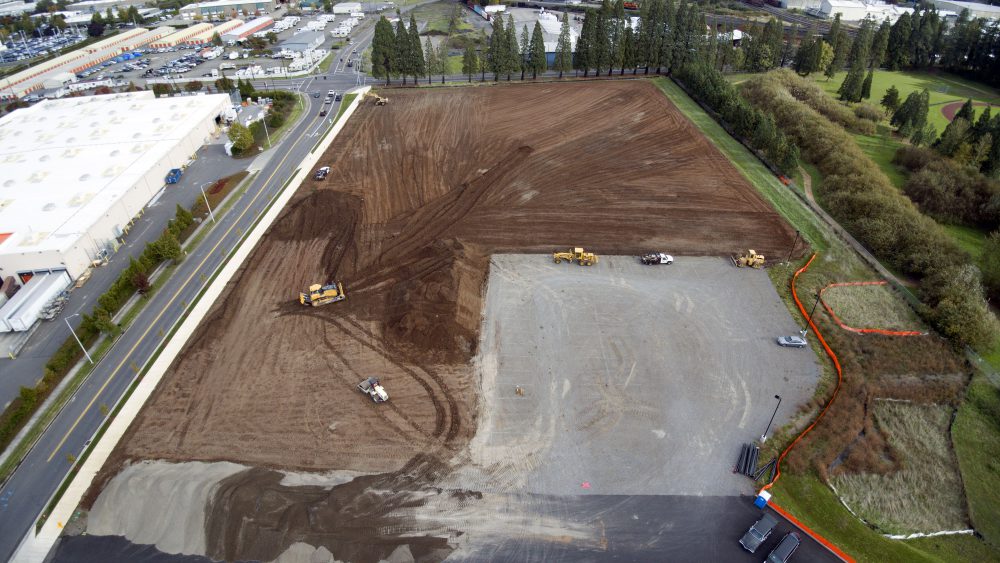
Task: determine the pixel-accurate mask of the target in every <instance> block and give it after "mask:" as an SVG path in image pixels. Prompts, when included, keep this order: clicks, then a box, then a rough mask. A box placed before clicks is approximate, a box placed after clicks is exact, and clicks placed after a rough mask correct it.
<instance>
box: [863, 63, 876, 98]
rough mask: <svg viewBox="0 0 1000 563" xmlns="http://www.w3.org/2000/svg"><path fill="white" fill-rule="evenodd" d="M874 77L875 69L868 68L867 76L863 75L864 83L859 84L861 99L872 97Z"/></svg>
mask: <svg viewBox="0 0 1000 563" xmlns="http://www.w3.org/2000/svg"><path fill="white" fill-rule="evenodd" d="M874 79H875V69H873V68H869V69H868V76H866V77H865V81H864V83H862V84H861V99H863V100H867V99H868V98H871V97H872V81H873V80H874Z"/></svg>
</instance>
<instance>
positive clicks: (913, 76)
mask: <svg viewBox="0 0 1000 563" xmlns="http://www.w3.org/2000/svg"><path fill="white" fill-rule="evenodd" d="M846 75H847V73H846V72H838V73H837V74H836V75H835V76H834V77H833V78H831V79H830V80H827V79H826V77H825V76H823V75H822V74H813V75H811V77H812V78H813V79H814V80H815V81H816V84H818V85H819V86H820V87H821V88H823V89H824V90H826V91H827V92H829V93H830V94H831V95H833V96H836V95H837V89H838V88H840V84H841V83H842V82H843V81H844V77H845V76H846ZM893 85H895V86H896V89H897V90H899V98H900V100H903V99H905V98H906V96H908V95H909V94H910V92H914V91H919V90H923V89H924V88H927V91H928V92H930V112H929V114H928V116H927V118H928V121H929V122H930V123H931V124H933V125H934V126H935V127H936V128H937V131H938V134H940V133H941V132H943V131H944V128H945V127H947V126H948V120H946V119H945V118H944V114H942V113H941V107H942V106H944V105H946V104H949V103H951V102H964V101H965V100H967V99H969V98H972V100H973V101H974V102H984V103H990V104H995V105H1000V93H998V92H997V91H996V90H994V89H992V88H989V87H988V86H983V85H981V84H975V83H973V82H969V81H967V80H964V79H962V78H959V77H957V76H954V75H951V74H947V73H942V72H938V73H930V72H903V71H897V72H891V71H888V70H880V71H877V72H875V77H874V78H873V80H872V97H871V99H869V100H868V101H869V102H871V103H872V104H875V105H878V103H879V102H880V101H881V100H882V96H884V95H885V92H886V90H888V89H889V86H893ZM976 110H977V114H978V112H979V111H982V108H979V107H977V108H976Z"/></svg>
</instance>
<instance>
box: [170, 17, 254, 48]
mask: <svg viewBox="0 0 1000 563" xmlns="http://www.w3.org/2000/svg"><path fill="white" fill-rule="evenodd" d="M241 25H243V20H229V21H227V22H222V23H220V24H219V25H217V26H214V27H212V28H210V29H204V30H202V31H199V32H198V33H196V34H194V35H192V36H190V37H188V38H187V39H185V40H184V42H185V43H187V44H188V45H204V44H205V43H211V42H212V37H214V36H215V34H216V33H218V34H219V37H222V36H223V35H225V34H226V33H227V32H230V31H232V30H234V29H236V28H237V27H239V26H241Z"/></svg>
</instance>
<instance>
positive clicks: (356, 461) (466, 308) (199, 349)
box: [104, 81, 794, 555]
mask: <svg viewBox="0 0 1000 563" xmlns="http://www.w3.org/2000/svg"><path fill="white" fill-rule="evenodd" d="M320 164H322V165H330V166H331V168H332V170H331V173H330V175H329V176H328V177H327V178H326V179H325V180H323V181H318V182H317V181H312V180H309V181H307V183H306V184H305V185H303V186H302V187H301V188H300V189H299V192H298V193H297V194H296V196H295V197H294V198H293V200H292V202H291V203H290V204H289V205H288V207H287V208H286V209H285V210H284V212H283V213H282V215H281V216H280V217H279V218H278V220H277V222H276V223H275V225H274V226H273V227H272V228H271V231H270V232H269V233H268V235H267V236H265V237H264V239H263V240H262V241H261V242H260V244H259V245H258V247H257V248H256V249H255V250H254V251H253V253H252V254H251V256H250V258H249V259H248V261H247V263H246V265H245V266H244V268H243V269H242V270H241V271H240V272H239V273H238V274H237V276H236V277H235V278H234V280H233V281H232V283H231V284H230V287H229V289H228V293H227V294H226V295H225V296H224V298H223V299H221V300H220V301H219V302H218V303H216V304H215V306H214V308H213V309H212V311H211V312H210V314H209V316H208V317H207V319H206V320H205V322H203V323H202V325H201V326H200V328H199V329H198V331H197V332H196V333H195V335H194V337H193V338H192V340H191V341H190V343H189V344H188V345H187V347H186V349H185V350H184V352H183V354H182V355H181V356H180V357H179V358H178V360H177V361H176V362H175V364H174V365H173V366H172V368H171V373H168V375H167V376H166V377H165V379H164V382H163V383H162V384H161V386H160V388H159V389H158V390H157V391H156V393H155V394H154V396H153V397H152V398H151V400H150V402H149V404H148V405H147V406H146V408H145V409H144V410H143V412H142V413H141V414H140V416H139V417H138V419H137V420H136V422H135V424H133V426H132V428H131V429H130V430H129V433H128V434H127V435H126V437H125V439H124V440H123V441H122V443H121V445H120V446H119V447H118V449H117V451H116V453H115V454H114V456H113V458H112V461H111V462H109V464H108V466H107V467H106V469H105V475H104V476H105V478H106V477H107V476H108V475H111V474H113V473H114V472H115V471H117V468H118V467H119V466H120V464H121V463H123V461H124V460H127V459H150V458H156V459H166V460H175V461H186V460H204V461H216V460H227V461H236V462H240V463H246V464H250V465H255V466H258V467H271V468H287V469H299V470H313V471H317V470H318V471H322V470H327V469H330V468H340V469H352V470H359V471H394V470H398V469H400V468H402V467H403V466H404V465H405V464H407V463H408V462H409V461H411V460H412V459H413V458H414V456H416V455H417V454H427V455H431V456H434V455H436V454H438V453H443V454H447V455H451V454H453V453H454V452H457V451H459V450H460V449H461V448H462V447H463V446H464V445H465V444H466V443H467V442H468V440H469V438H470V437H471V436H472V435H473V433H474V431H475V424H474V420H473V418H474V414H473V413H474V412H475V392H474V387H475V382H474V378H473V372H472V367H471V365H470V359H471V357H472V355H473V354H474V352H475V347H476V339H477V333H478V330H479V323H480V318H481V317H480V315H481V312H480V311H481V307H482V299H483V285H484V280H485V276H486V273H487V272H486V270H487V267H488V264H489V255H490V254H491V253H494V252H520V253H534V252H538V253H550V252H552V251H553V250H555V249H558V248H566V247H570V246H575V245H582V246H586V247H588V249H593V250H595V251H597V252H598V253H611V254H635V253H638V252H640V251H643V250H647V249H659V250H665V251H668V252H671V253H674V254H681V255H684V254H687V255H722V254H729V253H731V252H733V251H735V250H736V249H738V248H745V247H752V248H755V249H756V250H758V251H760V252H763V253H765V254H774V253H776V252H777V253H779V254H783V253H787V251H788V249H789V248H790V246H791V244H792V241H793V238H794V236H793V235H794V233H793V231H792V230H791V229H790V228H789V227H788V226H787V225H786V224H785V223H784V222H783V221H782V220H781V218H780V217H779V216H778V215H777V214H776V213H775V212H774V211H773V210H772V209H771V208H770V207H769V205H768V204H767V203H766V202H764V201H763V200H762V199H761V197H760V196H759V195H758V194H757V192H756V191H755V190H754V189H753V187H752V186H750V185H749V184H748V183H747V182H746V181H745V179H744V178H743V177H742V176H741V175H740V174H739V172H738V171H737V170H736V169H734V168H733V167H732V165H731V164H730V163H729V162H728V161H727V160H726V158H725V157H724V156H723V155H721V154H720V153H719V152H717V151H716V150H715V149H714V148H713V147H712V146H711V145H710V144H709V143H708V141H707V140H705V139H704V138H703V137H701V135H700V134H699V133H698V132H697V130H696V129H695V128H694V127H693V126H692V125H691V124H690V123H689V122H688V121H686V120H685V118H684V117H683V116H682V115H681V114H680V113H679V112H678V111H677V110H676V109H675V108H674V107H673V106H672V105H670V104H669V102H668V101H667V100H666V99H665V98H664V97H663V96H662V95H661V94H660V92H659V91H658V90H657V89H656V88H655V87H654V86H653V85H652V84H650V83H648V82H641V81H629V82H602V83H589V84H561V85H560V84H546V85H518V86H504V87H484V88H457V89H441V90H431V91H426V90H425V91H399V92H393V95H392V102H391V104H390V105H388V106H384V107H375V106H373V105H371V104H365V105H363V106H362V107H361V108H359V110H358V111H357V113H356V114H355V116H354V117H353V118H352V119H351V120H350V121H349V122H348V124H347V126H346V127H345V128H344V130H343V132H342V133H341V135H340V137H339V138H338V139H337V141H336V142H335V143H334V144H333V145H332V147H331V148H330V150H329V151H328V153H327V155H326V156H325V158H324V159H323V161H322V162H321V163H320ZM547 259H548V258H546V257H544V256H539V260H547ZM573 267H575V266H573ZM331 280H341V281H343V282H344V284H345V288H346V293H347V300H346V301H343V302H340V303H336V304H333V305H329V306H326V307H321V308H307V307H302V306H301V305H300V304H299V303H298V302H297V299H296V297H297V292H299V291H302V290H303V289H305V288H306V287H307V286H308V285H310V284H313V283H320V282H328V281H331ZM371 375H375V376H378V377H379V378H380V379H381V380H382V381H383V383H384V384H385V386H386V389H387V390H388V392H389V393H390V395H391V397H392V399H391V401H390V402H389V403H387V404H384V405H379V406H377V407H376V406H375V405H374V404H371V403H370V402H367V401H366V400H365V399H364V398H363V397H362V396H361V395H360V394H359V393H357V392H356V391H355V390H354V386H355V385H356V384H357V382H358V381H360V380H361V379H363V378H365V377H368V376H371ZM234 498H235V497H234ZM299 516H300V517H302V518H305V517H306V516H305V515H304V514H300V515H299ZM262 541H263V540H262ZM411 547H412V546H411ZM219 549H221V548H216V550H215V551H214V552H213V553H217V554H219V553H222V551H219ZM428 549H430V547H429V548H428ZM223 551H224V550H223ZM269 553H270V551H269ZM227 554H228V553H227ZM274 555H277V552H276V553H275V554H274Z"/></svg>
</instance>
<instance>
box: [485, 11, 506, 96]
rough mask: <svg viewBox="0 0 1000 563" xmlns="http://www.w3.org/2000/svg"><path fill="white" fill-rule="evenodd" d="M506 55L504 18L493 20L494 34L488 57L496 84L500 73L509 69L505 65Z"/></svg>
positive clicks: (491, 36)
mask: <svg viewBox="0 0 1000 563" xmlns="http://www.w3.org/2000/svg"><path fill="white" fill-rule="evenodd" d="M506 54H507V33H506V31H505V30H504V26H503V18H502V17H496V18H493V34H492V35H490V48H489V55H488V57H487V59H488V61H489V70H490V72H492V73H493V81H494V82H496V81H497V80H499V79H500V73H502V72H503V71H504V70H505V69H506V68H507V67H506V66H505V64H504V57H505V56H506Z"/></svg>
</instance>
